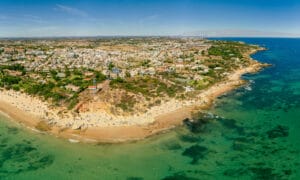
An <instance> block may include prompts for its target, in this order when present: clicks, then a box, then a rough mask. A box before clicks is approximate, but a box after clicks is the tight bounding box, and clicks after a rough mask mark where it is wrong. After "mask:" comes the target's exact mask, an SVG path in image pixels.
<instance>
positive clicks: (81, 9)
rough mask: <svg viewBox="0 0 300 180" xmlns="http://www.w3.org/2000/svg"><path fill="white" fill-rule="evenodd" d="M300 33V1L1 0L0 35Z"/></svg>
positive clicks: (264, 34) (291, 34) (267, 34)
mask: <svg viewBox="0 0 300 180" xmlns="http://www.w3.org/2000/svg"><path fill="white" fill-rule="evenodd" d="M107 35H108V36H109V35H125V36H126V35H130V36H144V35H147V36H148V35H206V36H272V37H274V36H280V37H283V36H284V37H285V36H289V37H291V36H298V37H299V36H300V1H299V0H63V1H62V0H1V1H0V37H41V36H42V37H51V36H107Z"/></svg>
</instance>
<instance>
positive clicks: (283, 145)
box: [0, 38, 300, 180]
mask: <svg viewBox="0 0 300 180" xmlns="http://www.w3.org/2000/svg"><path fill="white" fill-rule="evenodd" d="M228 40H236V41H237V40H238V41H245V42H247V43H252V44H259V45H262V46H265V47H267V48H268V50H267V51H263V52H259V53H257V54H255V55H253V57H254V58H255V59H257V60H259V61H262V62H267V63H271V64H273V66H272V67H270V68H267V69H265V70H263V71H261V72H259V73H257V74H252V75H245V76H244V78H245V79H248V80H249V82H250V84H249V86H245V87H241V88H239V89H237V90H235V91H232V92H230V93H229V94H227V95H224V96H222V97H220V98H218V100H217V101H216V104H215V106H214V107H212V108H211V109H210V110H209V111H208V112H207V113H208V114H207V115H206V116H205V117H199V119H200V121H201V123H198V124H188V125H185V126H182V127H178V128H177V129H175V130H173V131H170V132H168V133H165V134H161V135H158V136H154V137H152V138H148V139H146V140H143V141H139V142H134V143H124V144H97V145H96V144H94V145H91V144H81V143H69V142H68V141H67V140H64V139H58V138H55V137H52V136H49V135H45V134H37V133H35V132H33V131H31V130H29V129H26V128H24V127H22V126H20V125H18V124H16V123H14V122H12V121H10V120H8V119H7V118H5V117H4V116H1V117H0V179H21V180H22V179H26V180H27V179H28V180H35V179H37V180H41V179H43V180H44V179H45V180H47V179H49V180H50V179H51V180H53V179H55V180H59V179H75V180H76V179H86V180H93V179H100V180H110V179H113V180H118V179H121V180H123V179H124V180H142V179H144V180H156V179H166V180H171V179H178V180H185V179H204V180H206V179H208V180H209V179H222V180H223V179H300V39H283V38H282V39H280V38H277V39H272V38H247V39H245V38H239V39H228Z"/></svg>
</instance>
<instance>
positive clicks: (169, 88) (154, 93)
mask: <svg viewBox="0 0 300 180" xmlns="http://www.w3.org/2000/svg"><path fill="white" fill-rule="evenodd" d="M110 85H111V87H113V88H120V89H125V90H126V91H129V92H132V93H140V94H142V95H144V96H146V97H162V96H164V95H167V96H169V97H175V95H176V93H179V92H182V91H183V88H182V87H181V86H178V85H175V84H166V83H164V82H162V81H161V80H159V79H157V78H155V77H150V76H145V77H136V78H128V79H126V80H124V79H121V78H116V79H114V80H112V81H111V82H110Z"/></svg>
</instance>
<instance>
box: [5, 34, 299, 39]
mask: <svg viewBox="0 0 300 180" xmlns="http://www.w3.org/2000/svg"><path fill="white" fill-rule="evenodd" d="M113 37H116V38H117V37H122V38H126V37H128V38H130V37H131V38H141V37H178V38H179V37H183V38H193V37H194V38H203V39H208V38H291V39H293V38H300V36H200V35H196V36H192V35H191V36H189V35H91V36H89V35H78V36H77V35H74V36H64V35H62V36H7V37H5V36H4V37H1V36H0V39H77V38H113Z"/></svg>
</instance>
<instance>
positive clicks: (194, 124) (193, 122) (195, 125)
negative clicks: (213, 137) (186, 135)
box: [183, 114, 212, 133]
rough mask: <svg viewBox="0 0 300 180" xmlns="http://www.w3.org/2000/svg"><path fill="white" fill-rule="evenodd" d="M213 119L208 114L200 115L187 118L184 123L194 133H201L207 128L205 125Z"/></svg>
mask: <svg viewBox="0 0 300 180" xmlns="http://www.w3.org/2000/svg"><path fill="white" fill-rule="evenodd" d="M211 119H212V117H210V116H208V115H202V114H201V115H198V116H197V118H193V119H188V118H187V119H185V120H183V123H184V124H185V125H186V126H187V127H188V129H189V130H190V131H191V132H192V133H201V132H203V131H204V130H205V125H206V124H207V123H208V122H209V121H210V120H211Z"/></svg>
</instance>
